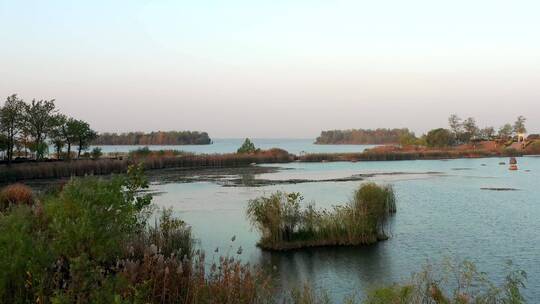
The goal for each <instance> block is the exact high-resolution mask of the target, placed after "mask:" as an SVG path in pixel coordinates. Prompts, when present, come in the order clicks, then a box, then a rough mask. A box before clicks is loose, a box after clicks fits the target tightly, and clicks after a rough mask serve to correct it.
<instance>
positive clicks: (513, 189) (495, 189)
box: [480, 187, 519, 191]
mask: <svg viewBox="0 0 540 304" xmlns="http://www.w3.org/2000/svg"><path fill="white" fill-rule="evenodd" d="M480 190H491V191H518V190H519V189H516V188H498V187H483V188H480Z"/></svg>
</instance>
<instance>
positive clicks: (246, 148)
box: [236, 138, 259, 154]
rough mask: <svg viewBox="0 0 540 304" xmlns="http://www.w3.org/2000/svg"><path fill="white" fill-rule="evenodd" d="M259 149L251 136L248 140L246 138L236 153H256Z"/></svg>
mask: <svg viewBox="0 0 540 304" xmlns="http://www.w3.org/2000/svg"><path fill="white" fill-rule="evenodd" d="M258 150H259V149H256V148H255V144H253V143H252V142H251V140H249V138H246V140H244V143H243V144H242V146H241V147H240V148H238V150H237V151H236V153H240V154H242V153H255V152H257V151H258Z"/></svg>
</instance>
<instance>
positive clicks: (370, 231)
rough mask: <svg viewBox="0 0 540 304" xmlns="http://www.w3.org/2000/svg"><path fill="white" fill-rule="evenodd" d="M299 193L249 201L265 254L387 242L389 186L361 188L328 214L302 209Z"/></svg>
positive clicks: (392, 198)
mask: <svg viewBox="0 0 540 304" xmlns="http://www.w3.org/2000/svg"><path fill="white" fill-rule="evenodd" d="M302 201H303V197H302V196H301V195H300V194H299V193H284V192H276V193H274V194H272V195H270V196H268V197H265V196H263V197H259V198H256V199H253V200H250V201H249V203H248V208H247V211H246V214H247V217H248V219H249V220H250V221H251V223H252V225H253V226H254V227H255V228H256V229H257V230H259V232H260V233H261V239H260V241H259V243H258V245H259V246H260V247H261V248H263V249H267V250H290V249H298V248H303V247H313V246H342V245H367V244H372V243H375V242H377V241H380V240H385V239H387V238H388V236H387V234H386V231H385V227H386V225H387V223H388V220H389V218H390V216H391V215H392V214H394V213H395V212H396V199H395V194H394V191H393V189H392V187H390V186H379V185H376V184H374V183H366V184H362V185H361V186H360V188H359V189H358V190H356V191H355V192H354V196H353V199H352V200H351V201H350V202H349V203H348V204H346V205H344V206H335V207H333V209H331V210H325V209H322V210H316V209H315V207H314V206H313V205H311V204H310V205H307V206H306V207H305V208H302V206H301V203H302Z"/></svg>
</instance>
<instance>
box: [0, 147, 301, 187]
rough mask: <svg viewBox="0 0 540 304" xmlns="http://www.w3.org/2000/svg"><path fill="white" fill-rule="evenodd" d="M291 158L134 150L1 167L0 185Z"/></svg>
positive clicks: (273, 153)
mask: <svg viewBox="0 0 540 304" xmlns="http://www.w3.org/2000/svg"><path fill="white" fill-rule="evenodd" d="M292 160H293V156H292V155H290V154H289V153H288V152H287V151H284V150H281V149H271V150H266V151H260V152H258V153H253V154H237V153H229V154H192V153H185V152H178V151H173V150H163V151H149V150H148V151H146V150H145V149H142V150H137V151H136V152H135V153H132V154H131V155H129V157H127V158H115V159H112V158H111V159H105V158H103V159H99V160H90V159H81V160H72V161H55V162H29V163H20V164H12V165H11V166H5V165H0V183H8V182H15V181H20V180H30V179H48V178H66V177H72V176H85V175H104V174H113V173H122V172H125V171H126V170H127V168H128V167H129V166H130V165H133V164H139V163H142V164H143V166H144V168H145V169H147V170H152V169H165V168H186V169H199V168H223V167H240V166H249V165H250V164H253V163H284V162H290V161H292Z"/></svg>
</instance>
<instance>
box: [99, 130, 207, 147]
mask: <svg viewBox="0 0 540 304" xmlns="http://www.w3.org/2000/svg"><path fill="white" fill-rule="evenodd" d="M211 143H212V140H211V139H210V136H208V133H206V132H199V131H166V132H165V131H157V132H150V133H144V132H129V133H120V134H118V133H102V134H99V135H98V137H97V138H96V139H95V140H94V141H93V144H94V145H97V146H102V145H143V146H149V145H160V146H165V145H209V144H211Z"/></svg>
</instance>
